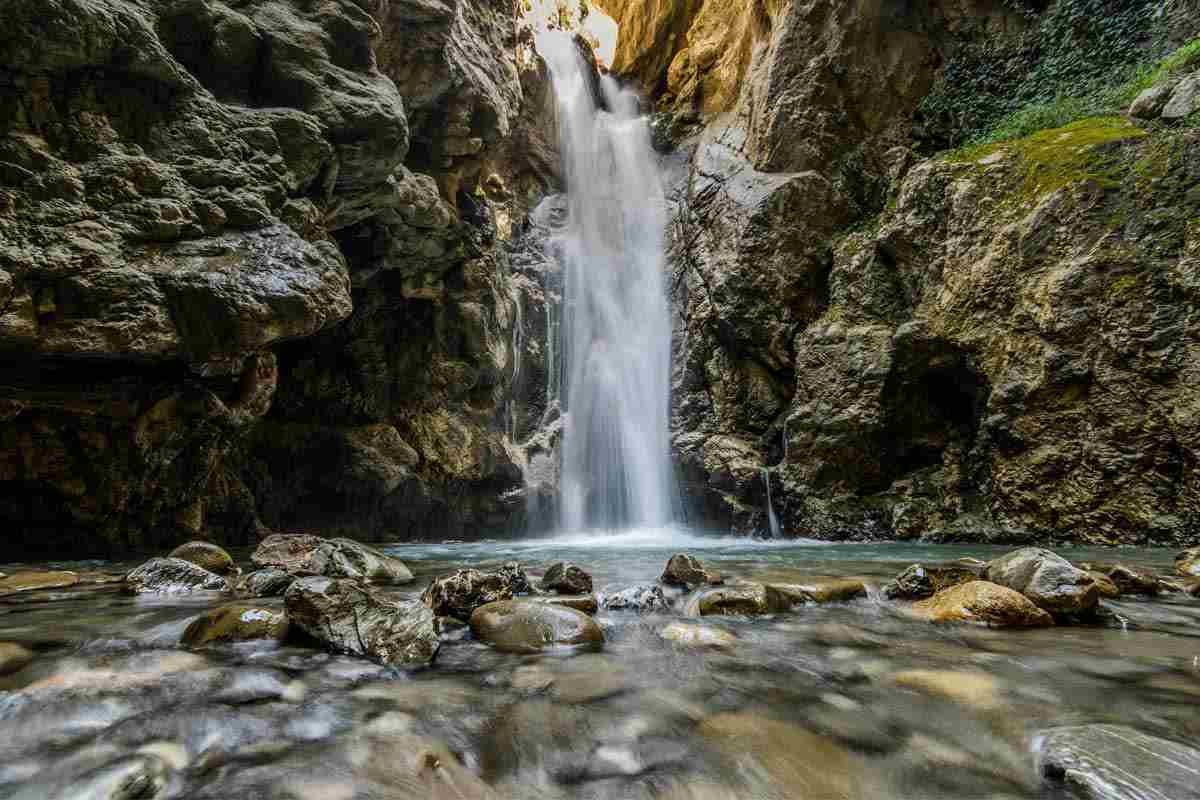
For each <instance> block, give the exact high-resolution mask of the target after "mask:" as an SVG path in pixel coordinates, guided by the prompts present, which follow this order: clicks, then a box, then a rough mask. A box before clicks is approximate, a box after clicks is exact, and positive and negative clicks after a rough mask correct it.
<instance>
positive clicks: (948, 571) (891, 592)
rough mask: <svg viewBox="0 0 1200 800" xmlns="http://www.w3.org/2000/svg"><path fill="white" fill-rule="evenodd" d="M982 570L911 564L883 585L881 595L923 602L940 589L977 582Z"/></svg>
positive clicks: (953, 565) (970, 567)
mask: <svg viewBox="0 0 1200 800" xmlns="http://www.w3.org/2000/svg"><path fill="white" fill-rule="evenodd" d="M982 571H983V570H982V569H980V568H975V567H972V566H967V565H961V564H957V563H953V562H952V563H949V564H913V565H912V566H910V567H906V568H905V569H904V571H903V572H901V573H900V574H899V575H897V576H896V577H895V578H894V579H893V580H891V581H889V582H888V583H885V584H884V585H883V594H884V596H885V597H887V598H888V599H889V600H924V599H925V598H926V597H932V596H933V595H935V594H937V593H938V592H940V591H941V590H942V589H948V588H950V587H951V586H957V585H958V584H960V583H967V582H968V581H975V580H979V575H980V573H981V572H982Z"/></svg>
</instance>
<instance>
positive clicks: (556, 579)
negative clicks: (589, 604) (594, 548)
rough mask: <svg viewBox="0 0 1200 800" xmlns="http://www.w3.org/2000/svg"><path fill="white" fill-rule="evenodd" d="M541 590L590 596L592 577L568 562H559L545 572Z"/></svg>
mask: <svg viewBox="0 0 1200 800" xmlns="http://www.w3.org/2000/svg"><path fill="white" fill-rule="evenodd" d="M540 585H541V588H542V589H543V590H544V591H547V592H558V593H559V594H590V593H591V591H592V576H591V575H588V574H587V573H586V572H584V571H583V570H582V569H580V568H579V567H577V566H575V565H574V564H572V563H570V562H569V561H559V562H558V563H557V564H553V565H551V566H550V568H549V569H547V570H546V575H545V576H544V577H543V578H542V582H541V584H540Z"/></svg>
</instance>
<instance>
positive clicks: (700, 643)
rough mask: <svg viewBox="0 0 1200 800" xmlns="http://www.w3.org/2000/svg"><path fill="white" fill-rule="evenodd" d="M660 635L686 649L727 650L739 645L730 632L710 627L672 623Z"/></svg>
mask: <svg viewBox="0 0 1200 800" xmlns="http://www.w3.org/2000/svg"><path fill="white" fill-rule="evenodd" d="M658 635H659V636H661V637H662V638H663V639H666V640H667V641H668V642H674V643H675V644H679V645H683V646H685V647H715V648H719V649H727V648H730V647H733V646H734V645H735V644H737V637H736V636H734V635H733V634H732V633H730V632H729V631H723V630H721V629H720V628H714V627H712V626H710V625H691V624H688V623H686V622H672V623H671V624H670V625H667V626H666V627H665V628H663V629H662V630H661V631H659V632H658Z"/></svg>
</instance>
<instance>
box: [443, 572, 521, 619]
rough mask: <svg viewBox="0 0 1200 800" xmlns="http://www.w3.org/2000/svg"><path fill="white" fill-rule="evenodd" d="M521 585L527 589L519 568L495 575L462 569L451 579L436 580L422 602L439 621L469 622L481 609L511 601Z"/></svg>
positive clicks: (444, 577) (449, 576) (445, 577)
mask: <svg viewBox="0 0 1200 800" xmlns="http://www.w3.org/2000/svg"><path fill="white" fill-rule="evenodd" d="M522 584H524V585H525V586H528V582H527V581H526V580H525V573H524V572H523V571H520V569H519V568H518V569H517V570H516V571H513V570H507V571H506V570H496V571H492V572H482V571H480V570H477V569H460V570H459V571H458V572H455V573H454V574H452V575H445V576H443V577H440V578H435V579H434V580H433V582H432V583H431V584H429V588H427V589H426V590H425V591H424V593H422V594H421V602H422V603H424V604H425V605H427V606H429V608H431V609H432V610H433V613H434V614H435V615H437V616H439V617H454V618H455V619H458V620H461V621H463V622H466V621H467V620H468V619H470V617H471V613H472V612H473V611H474V610H475V609H477V608H479V607H480V606H485V605H487V604H488V603H495V602H497V601H499V600H511V599H512V598H513V595H514V594H516V593H517V592H518V591H519V588H518V587H520V586H522Z"/></svg>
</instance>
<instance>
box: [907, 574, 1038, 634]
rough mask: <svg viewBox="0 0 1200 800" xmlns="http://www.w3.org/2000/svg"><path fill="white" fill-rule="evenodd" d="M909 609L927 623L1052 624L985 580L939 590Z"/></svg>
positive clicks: (1025, 601) (1011, 593)
mask: <svg viewBox="0 0 1200 800" xmlns="http://www.w3.org/2000/svg"><path fill="white" fill-rule="evenodd" d="M911 610H912V612H913V613H914V614H916V615H917V616H919V617H921V618H923V619H927V620H929V621H930V622H977V623H983V624H987V625H994V626H996V627H1016V628H1030V627H1040V626H1046V625H1053V624H1054V618H1053V617H1051V616H1050V614H1049V613H1047V612H1046V611H1044V610H1043V609H1040V608H1038V607H1037V606H1036V605H1034V604H1033V602H1032V601H1031V600H1029V598H1027V597H1025V595H1023V594H1021V593H1020V592H1015V591H1013V590H1012V589H1009V588H1006V587H1004V586H999V585H997V584H994V583H988V582H987V581H971V582H970V583H962V584H959V585H958V586H952V587H950V588H949V589H943V590H942V591H940V592H938V593H937V594H935V595H934V596H933V597H931V598H929V599H928V600H921V601H920V602H917V603H914V604H913V605H912V607H911Z"/></svg>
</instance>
